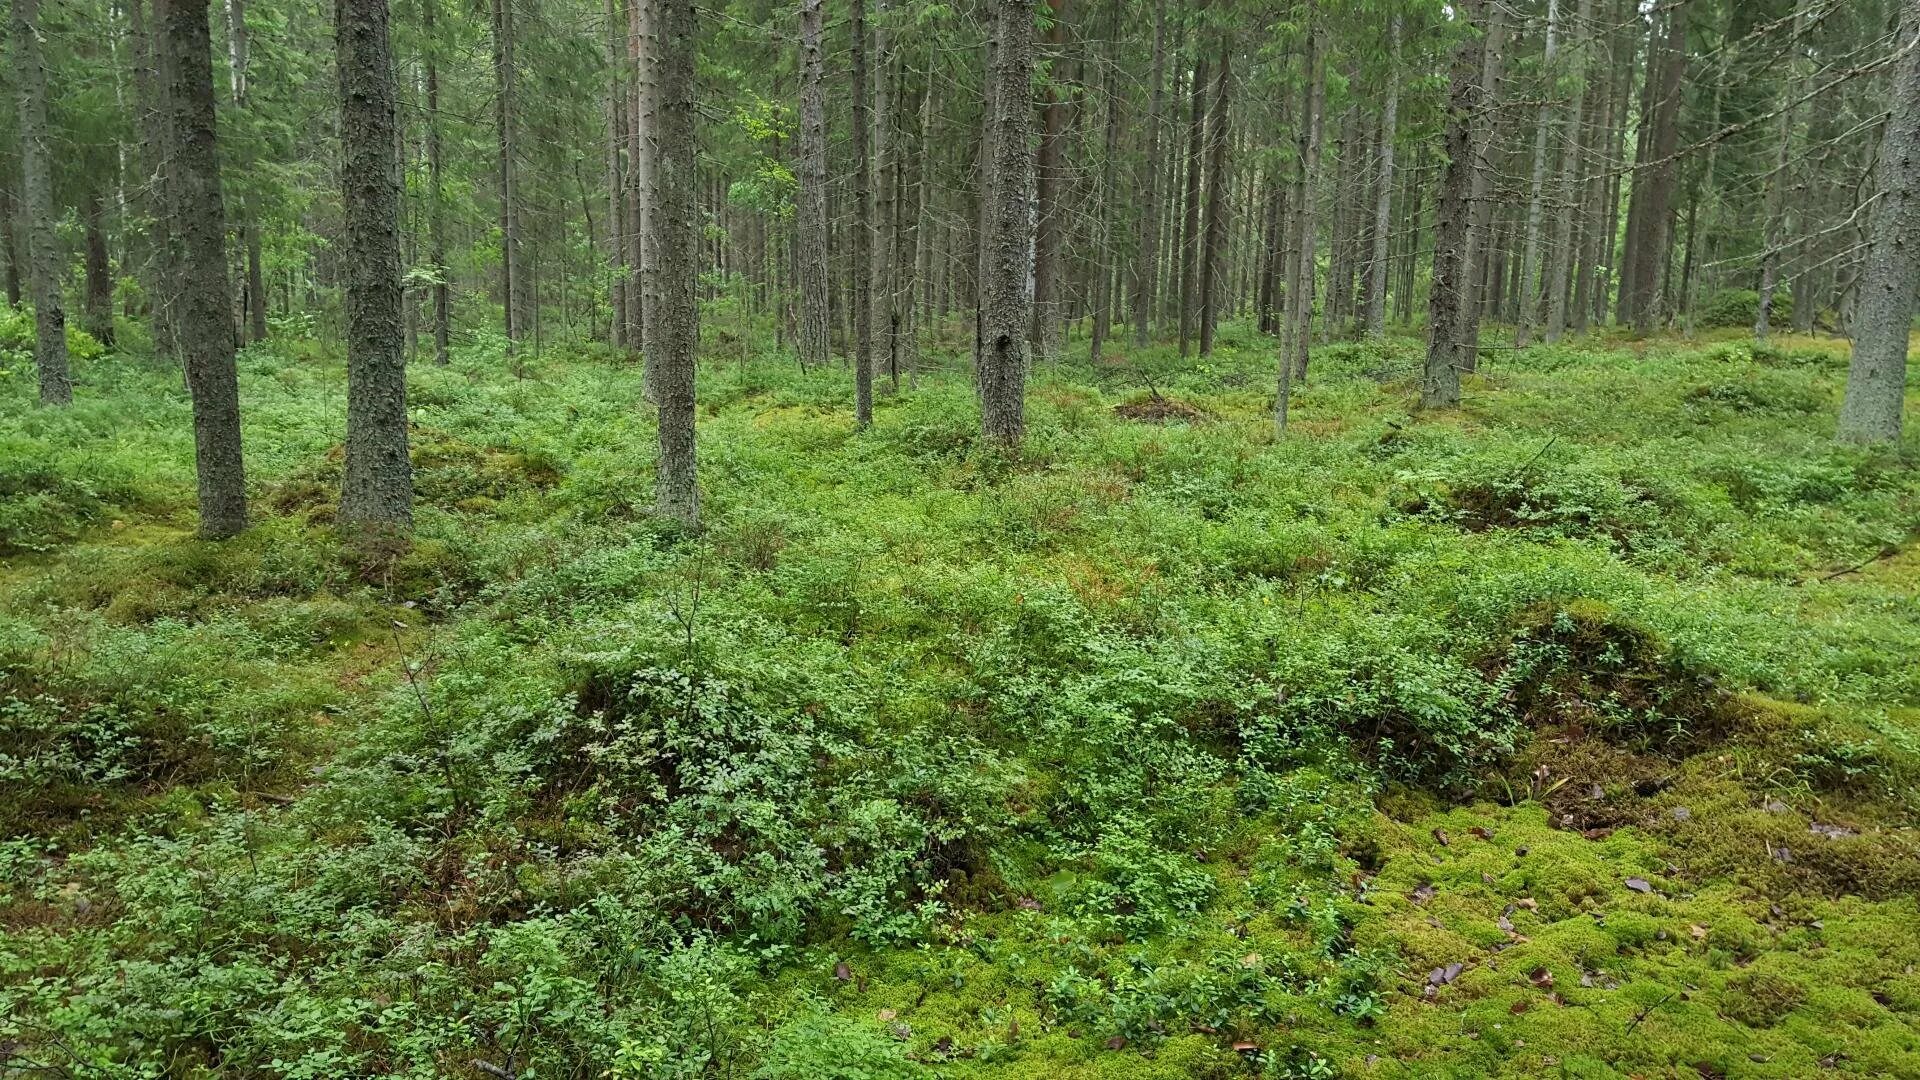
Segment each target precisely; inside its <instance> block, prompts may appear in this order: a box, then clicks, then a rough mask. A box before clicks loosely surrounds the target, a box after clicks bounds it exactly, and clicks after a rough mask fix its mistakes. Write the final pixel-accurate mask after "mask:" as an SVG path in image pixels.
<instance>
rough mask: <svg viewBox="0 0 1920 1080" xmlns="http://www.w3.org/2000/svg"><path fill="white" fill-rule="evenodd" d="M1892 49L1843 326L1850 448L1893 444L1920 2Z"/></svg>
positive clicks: (1919, 72)
mask: <svg viewBox="0 0 1920 1080" xmlns="http://www.w3.org/2000/svg"><path fill="white" fill-rule="evenodd" d="M1895 47H1896V48H1897V49H1904V50H1906V55H1905V56H1904V57H1903V58H1902V59H1901V61H1900V64H1899V66H1898V68H1897V69H1896V71H1895V74H1894V76H1893V92H1892V95H1891V96H1892V100H1893V112H1892V115H1891V116H1889V117H1888V118H1887V133H1886V136H1885V137H1884V138H1883V139H1882V140H1881V143H1880V166H1879V169H1880V171H1879V179H1878V184H1877V187H1878V189H1879V192H1880V200H1879V202H1878V203H1876V204H1875V206H1874V208H1873V227H1872V229H1871V231H1870V233H1869V235H1870V236H1871V237H1872V246H1871V247H1870V248H1869V250H1868V252H1867V258H1866V264H1865V266H1863V267H1862V269H1861V274H1860V281H1859V296H1858V299H1857V300H1856V301H1855V303H1854V311H1853V318H1852V319H1851V320H1850V329H1851V330H1852V332H1853V362H1852V364H1851V365H1850V366H1849V367H1848V369H1847V393H1846V399H1845V400H1844V401H1843V402H1842V403H1841V406H1840V424H1839V437H1840V438H1841V439H1842V440H1844V441H1847V442H1856V443H1892V442H1898V441H1899V439H1900V430H1901V419H1902V417H1901V410H1902V405H1903V404H1904V401H1905V397H1906V385H1907V350H1908V345H1909V342H1910V338H1911V335H1912V332H1913V311H1914V289H1915V287H1916V284H1920V0H1904V3H1902V4H1901V14H1900V31H1899V36H1898V37H1897V38H1896V40H1895Z"/></svg>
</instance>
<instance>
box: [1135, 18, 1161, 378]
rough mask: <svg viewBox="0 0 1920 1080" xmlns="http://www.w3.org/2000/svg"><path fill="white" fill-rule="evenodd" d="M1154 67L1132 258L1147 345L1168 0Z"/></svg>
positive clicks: (1154, 274) (1139, 331)
mask: <svg viewBox="0 0 1920 1080" xmlns="http://www.w3.org/2000/svg"><path fill="white" fill-rule="evenodd" d="M1152 63H1153V69H1152V73H1151V74H1150V75H1149V76H1148V77H1149V79H1150V80H1151V82H1150V85H1149V89H1148V97H1147V154H1146V159H1145V165H1144V167H1143V168H1142V169H1141V172H1142V173H1143V174H1144V175H1143V178H1142V190H1141V193H1140V209H1141V213H1142V216H1143V217H1144V218H1145V220H1144V221H1143V222H1142V223H1141V227H1140V251H1139V253H1138V254H1137V255H1135V256H1134V260H1133V343H1134V344H1135V345H1137V346H1140V347H1142V348H1144V347H1145V346H1146V344H1147V341H1148V339H1149V337H1150V336H1151V333H1152V318H1153V300H1154V283H1155V281H1156V280H1157V278H1158V276H1159V273H1160V268H1159V254H1160V191H1159V187H1160V184H1159V181H1160V130H1161V127H1162V126H1163V125H1164V124H1165V122H1166V120H1165V112H1166V82H1167V75H1166V65H1167V0H1154V5H1153V61H1152Z"/></svg>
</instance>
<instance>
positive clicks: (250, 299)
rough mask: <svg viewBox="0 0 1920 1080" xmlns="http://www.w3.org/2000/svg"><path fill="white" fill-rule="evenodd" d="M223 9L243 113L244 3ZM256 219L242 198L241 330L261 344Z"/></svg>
mask: <svg viewBox="0 0 1920 1080" xmlns="http://www.w3.org/2000/svg"><path fill="white" fill-rule="evenodd" d="M226 9H227V12H226V13H227V75H228V89H229V90H230V91H231V93H232V100H233V108H234V111H235V112H236V113H240V114H244V113H245V112H246V110H247V107H248V91H249V83H248V79H249V70H248V66H249V63H250V57H249V53H250V48H251V40H252V39H251V35H249V34H248V32H247V9H246V3H245V0H226ZM251 164H252V162H251V161H249V160H248V159H247V158H246V157H245V156H244V155H243V156H242V157H241V158H240V162H239V165H240V169H241V171H242V172H243V173H244V172H246V171H247V169H248V168H249V167H250V165H251ZM256 218H257V215H256V214H255V212H254V208H253V203H252V200H251V199H250V198H247V197H242V198H241V200H240V221H239V222H238V223H237V228H236V230H235V231H237V232H238V233H239V234H240V244H241V247H242V249H243V251H244V252H245V255H246V260H247V263H246V280H245V282H244V288H243V289H242V290H241V302H242V308H243V310H244V311H245V312H246V326H245V329H246V332H247V340H248V341H265V340H266V338H267V284H266V271H265V265H264V260H263V258H262V252H261V243H260V224H259V222H258V220H256Z"/></svg>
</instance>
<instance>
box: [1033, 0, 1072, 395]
mask: <svg viewBox="0 0 1920 1080" xmlns="http://www.w3.org/2000/svg"><path fill="white" fill-rule="evenodd" d="M1047 9H1048V12H1049V13H1050V16H1051V21H1050V23H1049V25H1048V28H1047V41H1046V53H1047V56H1048V58H1049V59H1050V61H1051V63H1049V64H1048V75H1047V82H1046V88H1045V91H1044V92H1045V95H1046V98H1045V104H1043V105H1042V106H1041V107H1040V121H1041V126H1040V160H1039V166H1038V169H1037V171H1036V172H1037V175H1036V180H1035V207H1036V215H1035V216H1036V235H1035V239H1034V247H1033V330H1032V336H1031V342H1030V343H1031V344H1032V346H1033V350H1034V354H1035V357H1036V359H1044V360H1055V359H1058V358H1059V350H1060V336H1061V312H1060V307H1061V305H1060V276H1061V274H1060V234H1061V232H1062V231H1063V229H1062V216H1063V215H1062V213H1061V209H1060V192H1061V189H1062V186H1063V185H1062V180H1063V179H1064V178H1063V177H1062V176H1061V172H1062V167H1061V160H1062V152H1063V150H1064V148H1065V143H1066V120H1067V107H1066V104H1065V103H1064V102H1063V101H1061V100H1060V89H1059V88H1060V83H1061V82H1063V81H1064V78H1063V72H1064V71H1065V68H1066V56H1065V53H1064V51H1063V50H1062V46H1063V45H1064V44H1065V42H1066V32H1067V3H1066V0H1047Z"/></svg>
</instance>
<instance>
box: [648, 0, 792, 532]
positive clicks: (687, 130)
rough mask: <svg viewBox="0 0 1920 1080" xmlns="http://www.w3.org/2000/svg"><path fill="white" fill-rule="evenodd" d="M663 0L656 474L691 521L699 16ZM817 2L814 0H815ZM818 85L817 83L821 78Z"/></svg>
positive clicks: (671, 506) (685, 1)
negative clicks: (658, 422)
mask: <svg viewBox="0 0 1920 1080" xmlns="http://www.w3.org/2000/svg"><path fill="white" fill-rule="evenodd" d="M636 2H639V3H659V5H660V8H659V11H660V14H659V33H660V42H659V46H660V47H659V52H658V60H659V64H658V74H659V90H658V93H659V117H658V120H657V125H658V139H659V150H660V154H659V159H658V161H657V171H656V174H655V176H654V212H653V214H652V215H651V219H652V222H653V233H654V235H653V251H654V260H655V263H656V265H657V268H658V278H659V281H658V284H657V285H656V286H655V288H654V290H653V292H654V295H655V297H656V298H657V299H656V303H657V305H658V307H659V313H658V315H656V316H655V319H654V325H655V336H654V338H653V339H652V340H651V341H650V344H651V345H652V347H653V348H654V349H655V351H657V352H658V353H659V355H660V359H659V361H658V364H657V372H658V378H659V400H660V464H659V470H658V472H657V474H656V476H655V480H654V491H655V500H656V504H657V507H658V510H659V512H660V514H661V515H662V516H664V517H667V518H670V519H672V520H674V521H676V522H679V523H680V525H681V526H682V527H684V528H687V529H697V528H699V527H700V489H699V483H698V476H697V475H696V471H695V457H694V417H695V404H694V396H693V384H694V374H695V358H694V351H695V349H696V348H697V347H698V345H699V342H700V305H699V301H698V299H697V298H696V297H695V295H694V282H695V279H696V277H697V276H698V267H697V266H696V265H695V262H696V255H697V252H698V244H699V228H698V225H697V223H696V221H695V213H696V207H695V203H694V183H695V175H694V167H695V164H696V154H695V146H694V108H695V100H694V87H695V83H694V58H695V54H696V51H697V49H698V48H699V44H698V33H699V18H698V15H697V13H696V9H695V7H694V3H693V0H636ZM811 2H813V3H815V4H816V8H815V10H816V12H817V11H818V7H817V0H811ZM816 88H817V83H816Z"/></svg>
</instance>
